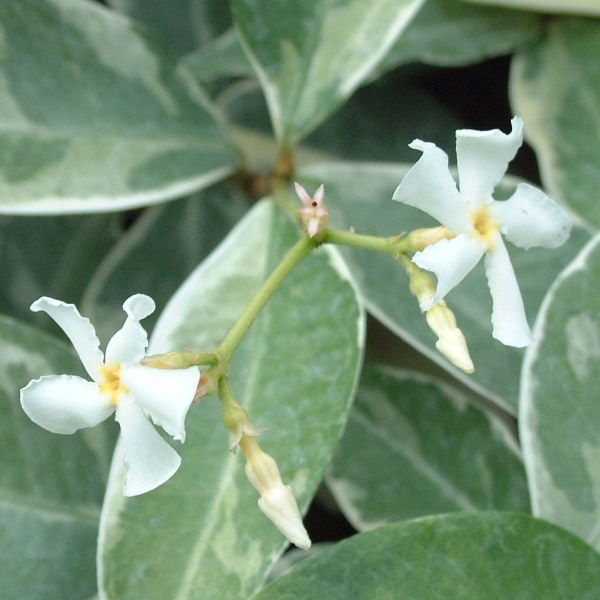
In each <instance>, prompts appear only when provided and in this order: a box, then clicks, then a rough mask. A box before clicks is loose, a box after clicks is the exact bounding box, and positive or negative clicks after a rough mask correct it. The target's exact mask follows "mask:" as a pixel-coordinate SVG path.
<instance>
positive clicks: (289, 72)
mask: <svg viewBox="0 0 600 600" xmlns="http://www.w3.org/2000/svg"><path fill="white" fill-rule="evenodd" d="M423 1H424V0H370V1H369V2H365V1H364V0H313V1H311V2H291V3H290V2H289V1H288V0H232V2H231V7H232V11H233V17H234V20H235V22H236V25H237V27H238V29H239V31H240V35H241V38H240V39H241V42H242V45H243V46H244V49H245V50H246V53H247V55H248V58H249V59H250V62H251V63H252V64H253V65H254V68H255V70H256V72H257V74H258V77H259V80H260V82H261V84H262V87H263V91H264V93H265V96H266V99H267V104H268V105H269V111H270V113H271V120H272V123H273V128H274V131H275V136H276V138H277V140H278V141H279V143H280V144H281V145H282V146H283V147H284V148H288V147H290V146H292V145H293V144H294V143H295V142H297V141H298V140H300V139H302V138H303V137H305V136H306V135H307V134H308V133H310V131H312V130H313V129H314V128H315V127H316V126H317V125H319V124H320V123H321V122H322V121H324V120H325V118H326V117H328V116H329V115H330V114H331V113H332V112H333V111H334V110H335V109H336V108H338V107H339V106H340V105H341V104H342V103H343V102H344V101H345V100H346V99H347V98H349V97H350V95H351V94H352V93H353V92H354V91H355V90H356V88H357V87H358V86H359V85H361V83H362V82H363V81H365V79H367V78H368V76H369V75H370V73H371V72H372V71H373V69H374V68H375V67H376V66H377V63H378V62H379V61H380V60H381V59H382V58H383V57H384V56H385V54H386V52H387V51H388V50H389V48H390V47H391V45H392V44H393V43H394V41H395V40H396V38H397V37H398V35H399V34H400V33H401V31H402V30H403V29H404V27H406V25H407V24H408V23H409V22H410V20H411V19H412V18H413V16H414V14H415V13H416V12H417V11H418V10H419V8H420V7H421V5H422V4H423Z"/></svg>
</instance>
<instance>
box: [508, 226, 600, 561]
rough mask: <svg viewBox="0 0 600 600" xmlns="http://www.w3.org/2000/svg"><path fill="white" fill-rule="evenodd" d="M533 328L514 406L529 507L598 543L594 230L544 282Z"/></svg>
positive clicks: (597, 249)
mask: <svg viewBox="0 0 600 600" xmlns="http://www.w3.org/2000/svg"><path fill="white" fill-rule="evenodd" d="M534 335H535V338H536V342H535V344H534V345H533V346H531V348H530V349H529V350H528V352H527V354H526V360H525V364H524V366H523V384H522V393H521V407H520V422H521V437H522V445H523V456H524V459H525V466H526V469H527V475H528V479H529V485H530V492H531V499H532V504H533V511H534V514H536V515H538V516H540V517H542V518H544V519H547V520H549V521H552V522H554V523H557V524H559V525H561V526H562V527H564V528H565V529H568V530H569V531H572V532H573V533H576V534H577V535H579V536H580V537H581V538H583V539H584V540H586V541H587V542H588V543H589V544H591V545H593V546H594V547H595V548H596V549H600V473H599V472H598V464H599V463H598V461H599V458H600V403H599V402H598V394H597V391H598V386H599V385H600V235H596V236H595V237H594V238H593V239H592V241H590V243H589V244H588V245H587V246H586V247H585V249H584V250H583V251H582V252H581V254H580V255H579V256H578V257H577V259H576V260H574V261H573V262H572V263H571V265H569V267H567V269H565V270H564V271H563V272H562V273H561V275H560V277H559V278H558V279H557V280H556V283H555V285H554V286H552V289H551V290H550V292H549V293H548V295H547V297H546V300H545V301H544V304H543V305H542V308H541V310H540V314H539V316H538V321H537V323H536V327H535V332H534Z"/></svg>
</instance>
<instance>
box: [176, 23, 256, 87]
mask: <svg viewBox="0 0 600 600" xmlns="http://www.w3.org/2000/svg"><path fill="white" fill-rule="evenodd" d="M182 60H183V63H184V64H185V65H186V67H187V68H188V69H189V70H190V72H191V73H193V74H194V76H195V77H196V79H197V80H198V81H212V80H213V79H218V78H219V77H245V76H253V75H254V69H253V68H252V65H251V64H250V61H249V60H248V57H247V56H246V54H245V53H244V49H243V48H242V45H241V43H240V38H239V35H238V32H237V30H236V29H230V30H229V31H227V32H226V33H224V34H223V35H221V36H220V37H218V38H217V39H216V40H214V41H213V43H212V44H209V45H207V46H205V47H204V48H200V50H197V51H196V52H192V53H191V54H188V55H186V56H185V57H184V58H183V59H182Z"/></svg>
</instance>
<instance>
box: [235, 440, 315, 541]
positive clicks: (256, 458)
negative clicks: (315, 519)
mask: <svg viewBox="0 0 600 600" xmlns="http://www.w3.org/2000/svg"><path fill="white" fill-rule="evenodd" d="M240 447H241V448H242V450H243V452H244V454H245V455H246V460H247V462H246V476H247V477H248V480H249V481H250V483H251V484H252V485H253V486H254V487H255V488H256V490H257V491H258V493H259V494H260V498H259V500H258V507H259V508H260V510H261V511H262V512H263V513H264V514H265V516H266V517H267V518H269V519H270V520H271V522H272V523H273V524H274V525H275V527H277V529H279V531H281V533H282V534H283V535H284V536H285V537H286V538H287V539H288V540H289V541H290V542H292V544H294V545H296V546H298V548H302V549H303V550H308V549H309V548H310V546H311V541H310V538H309V537H308V533H307V532H306V529H305V528H304V525H303V523H302V517H301V516H300V511H299V510H298V504H297V503H296V499H295V498H294V494H293V493H292V488H290V486H289V485H284V483H283V482H282V480H281V475H280V474H279V469H278V467H277V463H276V462H275V460H273V458H272V457H271V456H269V455H268V454H267V453H266V452H264V451H263V449H262V448H261V447H260V445H259V443H258V442H257V441H256V438H255V437H247V436H246V435H243V436H242V438H241V440H240Z"/></svg>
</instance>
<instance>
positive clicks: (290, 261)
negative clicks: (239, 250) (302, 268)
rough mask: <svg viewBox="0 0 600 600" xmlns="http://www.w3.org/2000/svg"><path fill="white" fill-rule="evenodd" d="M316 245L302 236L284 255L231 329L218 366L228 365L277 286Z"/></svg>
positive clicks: (223, 345) (219, 352)
mask: <svg viewBox="0 0 600 600" xmlns="http://www.w3.org/2000/svg"><path fill="white" fill-rule="evenodd" d="M316 246H317V243H316V242H315V241H314V240H312V239H311V238H309V237H308V236H306V235H304V236H302V237H301V238H300V239H299V240H298V241H297V242H296V244H295V245H294V246H293V247H292V248H291V249H290V250H289V251H288V252H287V253H286V255H285V256H284V258H283V260H282V261H281V263H280V264H279V265H278V267H277V268H276V269H275V270H274V271H273V273H271V275H270V276H269V278H268V279H267V280H266V281H265V282H264V284H263V286H262V287H261V288H260V290H259V291H258V293H257V294H256V296H255V297H254V299H253V300H252V302H250V304H249V305H248V306H247V307H246V310H245V311H244V312H243V314H242V316H241V317H240V318H239V319H238V321H237V323H236V324H235V325H234V326H233V327H232V328H231V330H230V331H229V333H228V334H227V336H226V337H225V339H224V340H223V342H222V343H221V345H220V346H219V348H218V350H217V352H218V354H219V356H220V361H219V364H220V365H226V368H227V366H228V365H229V363H230V362H231V359H232V358H233V355H234V353H235V351H236V350H237V348H238V346H239V345H240V343H241V342H242V340H243V339H244V336H245V335H246V333H248V330H249V329H250V327H251V326H252V323H254V321H255V320H256V318H257V317H258V315H259V314H260V312H261V311H262V309H263V308H264V307H265V305H266V304H267V302H268V301H269V300H270V299H271V297H272V296H273V295H274V294H275V292H276V291H277V290H278V289H279V286H280V285H281V284H282V283H283V282H284V281H285V280H286V279H287V277H288V276H289V275H290V273H291V272H292V271H293V270H294V269H295V268H296V267H297V266H298V265H299V264H300V263H301V262H302V260H303V259H304V258H306V256H308V254H310V252H311V250H313V249H314V248H315V247H316Z"/></svg>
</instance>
